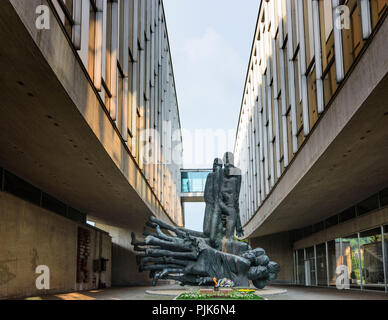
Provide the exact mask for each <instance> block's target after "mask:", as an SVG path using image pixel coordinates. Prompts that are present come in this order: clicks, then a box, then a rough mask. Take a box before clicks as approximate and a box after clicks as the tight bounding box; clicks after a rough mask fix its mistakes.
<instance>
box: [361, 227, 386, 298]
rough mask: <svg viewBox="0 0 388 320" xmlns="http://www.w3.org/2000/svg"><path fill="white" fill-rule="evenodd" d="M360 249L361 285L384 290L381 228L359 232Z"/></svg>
mask: <svg viewBox="0 0 388 320" xmlns="http://www.w3.org/2000/svg"><path fill="white" fill-rule="evenodd" d="M360 249H361V250H360V252H361V267H362V283H363V285H364V286H366V287H373V288H374V289H383V290H384V288H385V285H384V263H383V248H382V235H381V228H376V229H373V230H368V231H364V232H361V233H360Z"/></svg>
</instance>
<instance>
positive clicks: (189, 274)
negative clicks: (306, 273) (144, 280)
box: [132, 153, 280, 289]
mask: <svg viewBox="0 0 388 320" xmlns="http://www.w3.org/2000/svg"><path fill="white" fill-rule="evenodd" d="M240 188H241V171H240V169H238V168H236V167H235V166H234V161H233V154H232V153H226V154H225V157H224V168H222V161H221V160H220V159H215V161H214V165H213V172H212V173H210V174H209V176H208V178H207V181H206V187H205V201H206V210H205V218H204V232H196V231H192V230H187V229H184V228H177V227H173V226H171V225H169V224H166V223H164V222H162V221H160V220H158V219H156V218H154V217H152V218H151V219H150V221H149V222H148V223H147V226H148V227H150V228H152V229H155V231H156V233H155V232H150V231H145V232H144V235H145V236H146V238H145V239H144V241H139V240H137V239H136V237H135V235H134V234H132V244H133V245H134V249H135V251H137V257H136V258H137V262H138V264H139V265H140V271H149V272H150V277H151V278H152V279H153V285H156V283H157V281H158V280H159V279H171V280H176V281H179V282H180V283H181V284H182V285H185V284H190V285H209V284H211V283H212V282H213V278H214V277H215V278H217V279H221V278H227V279H230V280H232V281H233V282H234V283H235V285H236V286H245V287H246V286H249V280H251V281H252V283H253V284H254V285H255V286H256V287H257V288H260V289H261V288H264V287H265V285H266V283H267V281H271V280H274V279H276V277H277V274H278V273H279V271H280V266H279V265H278V264H277V263H275V262H270V261H269V258H268V257H267V256H266V254H265V251H264V250H263V249H260V248H259V249H254V250H252V248H251V247H250V246H249V245H248V244H247V243H245V242H241V241H235V240H233V238H234V235H235V233H236V234H237V236H238V237H242V236H243V235H244V233H243V228H242V225H241V219H240V210H239V202H238V200H239V194H240ZM162 229H164V230H167V231H169V232H172V233H173V234H175V236H171V235H167V234H166V233H164V232H163V231H162Z"/></svg>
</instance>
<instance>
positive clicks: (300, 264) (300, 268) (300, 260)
mask: <svg viewBox="0 0 388 320" xmlns="http://www.w3.org/2000/svg"><path fill="white" fill-rule="evenodd" d="M296 254H297V256H296V257H297V281H298V284H303V285H304V284H306V273H305V267H304V250H303V249H302V250H298V251H297V253H296Z"/></svg>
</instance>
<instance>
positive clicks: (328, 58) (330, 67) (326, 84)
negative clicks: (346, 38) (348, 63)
mask: <svg viewBox="0 0 388 320" xmlns="http://www.w3.org/2000/svg"><path fill="white" fill-rule="evenodd" d="M332 10H333V9H332V5H331V1H328V0H320V1H319V15H320V25H321V47H322V68H323V75H322V78H323V88H324V101H325V106H327V105H328V103H329V101H330V99H331V97H332V96H333V94H334V92H335V91H336V90H337V86H338V85H337V81H336V71H335V63H334V35H333V11H332Z"/></svg>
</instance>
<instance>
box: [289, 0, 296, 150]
mask: <svg viewBox="0 0 388 320" xmlns="http://www.w3.org/2000/svg"><path fill="white" fill-rule="evenodd" d="M291 1H292V0H287V34H288V41H287V48H288V50H287V51H288V78H289V80H288V84H289V94H290V97H289V98H290V104H291V122H292V145H293V153H297V152H298V129H297V123H296V95H295V66H294V61H293V57H294V40H293V22H292V2H291Z"/></svg>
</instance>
